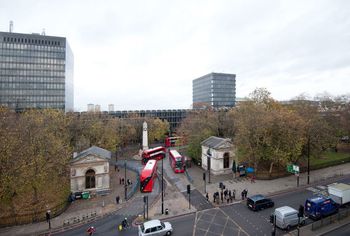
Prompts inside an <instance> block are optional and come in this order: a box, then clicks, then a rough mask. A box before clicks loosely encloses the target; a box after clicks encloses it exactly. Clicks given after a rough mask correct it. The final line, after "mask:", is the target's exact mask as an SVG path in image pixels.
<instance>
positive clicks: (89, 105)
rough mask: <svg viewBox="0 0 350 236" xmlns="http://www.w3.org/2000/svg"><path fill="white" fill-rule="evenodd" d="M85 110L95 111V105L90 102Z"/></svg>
mask: <svg viewBox="0 0 350 236" xmlns="http://www.w3.org/2000/svg"><path fill="white" fill-rule="evenodd" d="M87 111H88V112H94V111H95V105H94V104H92V103H90V104H88V105H87Z"/></svg>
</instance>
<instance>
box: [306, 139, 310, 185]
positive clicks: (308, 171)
mask: <svg viewBox="0 0 350 236" xmlns="http://www.w3.org/2000/svg"><path fill="white" fill-rule="evenodd" d="M307 184H310V135H309V137H308V139H307Z"/></svg>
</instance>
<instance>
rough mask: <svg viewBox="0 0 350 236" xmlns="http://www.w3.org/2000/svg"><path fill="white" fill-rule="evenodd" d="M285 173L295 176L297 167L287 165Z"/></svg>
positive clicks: (297, 171)
mask: <svg viewBox="0 0 350 236" xmlns="http://www.w3.org/2000/svg"><path fill="white" fill-rule="evenodd" d="M287 171H288V172H290V173H293V174H297V173H299V166H297V165H292V164H290V165H287Z"/></svg>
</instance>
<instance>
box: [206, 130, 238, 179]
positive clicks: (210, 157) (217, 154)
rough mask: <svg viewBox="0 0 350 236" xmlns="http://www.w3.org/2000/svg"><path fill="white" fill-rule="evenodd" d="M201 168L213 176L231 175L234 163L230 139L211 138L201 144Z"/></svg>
mask: <svg viewBox="0 0 350 236" xmlns="http://www.w3.org/2000/svg"><path fill="white" fill-rule="evenodd" d="M201 145H202V168H203V169H204V170H208V166H209V167H210V173H212V174H214V175H218V174H229V173H232V165H233V162H234V161H235V152H234V146H233V143H232V141H231V139H225V138H219V137H214V136H211V137H209V138H207V139H206V140H204V141H203V142H201ZM236 163H237V161H236Z"/></svg>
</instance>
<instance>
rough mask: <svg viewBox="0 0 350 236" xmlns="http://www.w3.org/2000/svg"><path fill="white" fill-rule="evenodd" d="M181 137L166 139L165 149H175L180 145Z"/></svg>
mask: <svg viewBox="0 0 350 236" xmlns="http://www.w3.org/2000/svg"><path fill="white" fill-rule="evenodd" d="M181 140H182V137H166V138H165V147H175V146H178V145H181Z"/></svg>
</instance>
